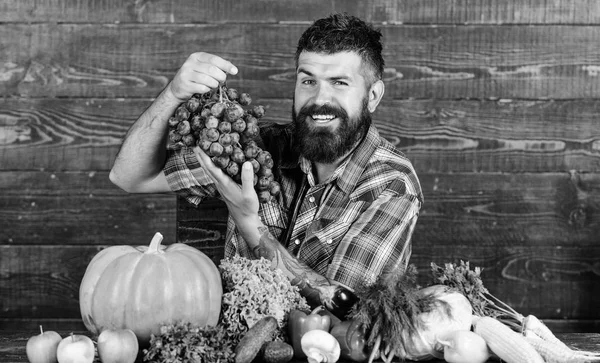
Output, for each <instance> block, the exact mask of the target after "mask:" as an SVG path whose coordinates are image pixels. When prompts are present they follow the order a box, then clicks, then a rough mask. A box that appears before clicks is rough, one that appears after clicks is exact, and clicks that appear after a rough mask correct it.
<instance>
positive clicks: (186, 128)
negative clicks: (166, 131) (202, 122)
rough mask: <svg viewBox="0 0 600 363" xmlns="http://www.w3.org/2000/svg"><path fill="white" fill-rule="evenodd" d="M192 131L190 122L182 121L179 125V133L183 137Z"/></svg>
mask: <svg viewBox="0 0 600 363" xmlns="http://www.w3.org/2000/svg"><path fill="white" fill-rule="evenodd" d="M191 131H192V128H191V127H190V123H189V122H188V121H181V122H180V123H179V125H177V132H179V134H180V135H181V136H185V135H187V134H189V133H190V132H191Z"/></svg>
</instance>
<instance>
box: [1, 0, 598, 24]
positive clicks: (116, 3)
mask: <svg viewBox="0 0 600 363" xmlns="http://www.w3.org/2000/svg"><path fill="white" fill-rule="evenodd" d="M335 11H338V12H344V11H345V12H349V13H351V14H354V15H357V16H360V17H361V18H363V19H365V20H367V21H370V22H375V23H398V24H407V23H409V24H430V23H431V24H464V23H469V24H591V23H595V24H597V23H598V22H600V5H599V4H598V2H597V1H594V0H571V1H550V0H530V1H526V2H524V1H518V2H515V1H512V0H497V1H493V2H490V1H482V0H455V1H438V0H403V1H344V0H333V1H319V0H305V1H301V2H300V1H293V0H262V1H236V0H219V1H214V0H202V1H194V0H176V1H123V0H102V1H90V2H77V3H73V2H72V1H67V0H60V1H33V0H26V1H18V0H8V1H5V2H4V4H3V8H2V11H1V12H0V21H2V22H40V21H43V22H45V21H51V22H72V23H88V22H89V23H116V22H118V23H128V22H134V23H138V22H141V23H215V22H216V23H235V22H250V23H277V22H309V21H313V20H314V19H317V18H320V17H323V16H326V15H327V14H329V13H331V12H335Z"/></svg>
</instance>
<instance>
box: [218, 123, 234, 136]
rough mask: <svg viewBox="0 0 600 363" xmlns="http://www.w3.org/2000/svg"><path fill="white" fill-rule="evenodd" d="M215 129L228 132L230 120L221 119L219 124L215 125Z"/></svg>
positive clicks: (224, 132)
mask: <svg viewBox="0 0 600 363" xmlns="http://www.w3.org/2000/svg"><path fill="white" fill-rule="evenodd" d="M217 129H219V132H221V133H222V134H228V133H230V132H231V122H227V121H221V122H220V123H219V126H217Z"/></svg>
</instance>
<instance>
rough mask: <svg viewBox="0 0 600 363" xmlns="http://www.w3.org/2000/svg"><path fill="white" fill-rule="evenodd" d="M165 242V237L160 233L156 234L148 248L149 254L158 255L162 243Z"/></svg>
mask: <svg viewBox="0 0 600 363" xmlns="http://www.w3.org/2000/svg"><path fill="white" fill-rule="evenodd" d="M162 240H163V235H162V234H160V232H156V234H154V237H152V241H150V247H148V252H147V253H158V251H159V250H160V243H161V242H162Z"/></svg>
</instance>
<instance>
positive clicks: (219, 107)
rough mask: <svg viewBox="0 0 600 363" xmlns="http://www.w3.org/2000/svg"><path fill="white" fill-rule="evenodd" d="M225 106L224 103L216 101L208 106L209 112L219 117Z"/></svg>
mask: <svg viewBox="0 0 600 363" xmlns="http://www.w3.org/2000/svg"><path fill="white" fill-rule="evenodd" d="M226 108H227V105H226V104H224V103H221V102H217V103H215V104H214V105H213V106H212V107H211V108H210V113H211V114H212V115H213V116H215V117H221V116H223V112H224V111H225V109H226Z"/></svg>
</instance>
